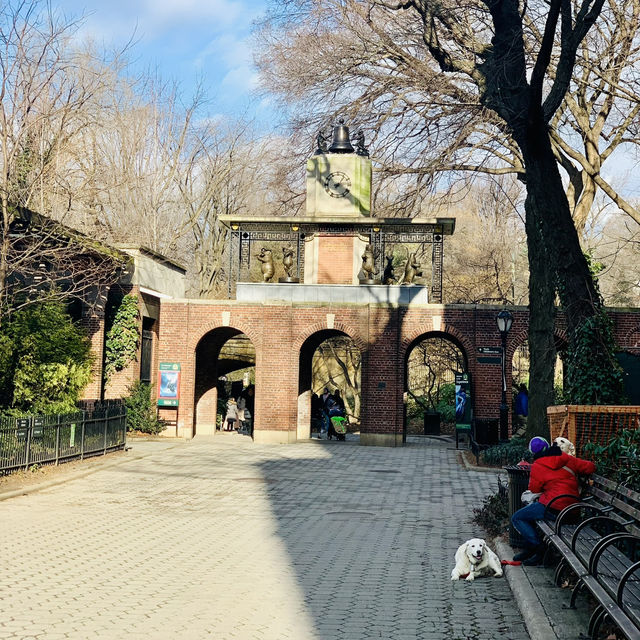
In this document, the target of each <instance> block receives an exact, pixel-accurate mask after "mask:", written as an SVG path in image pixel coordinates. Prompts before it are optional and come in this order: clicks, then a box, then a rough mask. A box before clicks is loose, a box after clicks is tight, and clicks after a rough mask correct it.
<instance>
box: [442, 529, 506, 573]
mask: <svg viewBox="0 0 640 640" xmlns="http://www.w3.org/2000/svg"><path fill="white" fill-rule="evenodd" d="M492 571H493V576H494V577H495V578H499V577H500V576H501V575H502V566H501V564H500V559H499V558H498V556H497V555H496V554H495V553H494V552H493V551H491V549H489V547H487V543H486V542H485V541H484V540H482V539H481V538H471V540H467V541H466V542H464V543H462V544H461V545H460V546H459V547H458V550H457V551H456V566H455V567H454V568H453V571H452V572H451V579H452V580H459V579H460V578H464V577H465V576H466V580H474V579H475V577H476V576H485V575H489V574H490V573H491V572H492Z"/></svg>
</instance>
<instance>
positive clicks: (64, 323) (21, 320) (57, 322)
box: [0, 301, 92, 413]
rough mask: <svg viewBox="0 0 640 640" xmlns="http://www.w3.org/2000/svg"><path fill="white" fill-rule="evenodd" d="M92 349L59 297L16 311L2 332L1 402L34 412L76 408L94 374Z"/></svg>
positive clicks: (5, 405) (61, 410)
mask: <svg viewBox="0 0 640 640" xmlns="http://www.w3.org/2000/svg"><path fill="white" fill-rule="evenodd" d="M90 349H91V347H90V343H89V339H88V338H87V336H86V335H85V333H84V332H83V331H82V330H81V329H80V328H79V327H78V326H77V325H75V324H74V323H73V321H72V320H71V317H70V316H69V315H68V314H67V312H66V308H65V306H64V305H63V304H62V303H61V302H57V301H53V302H52V301H50V302H42V303H40V304H34V305H32V306H30V307H28V308H26V309H23V310H21V311H18V312H16V313H15V314H13V316H12V317H11V318H10V319H9V320H8V321H6V322H5V323H4V324H3V325H2V330H1V332H0V398H2V400H1V401H0V403H1V404H2V405H3V406H4V407H5V408H6V409H13V410H17V411H28V412H35V413H64V412H69V411H75V410H76V402H77V400H78V398H79V397H80V392H81V391H82V389H83V388H84V387H85V386H86V384H87V383H88V382H89V380H90V378H91V362H92V357H91V351H90Z"/></svg>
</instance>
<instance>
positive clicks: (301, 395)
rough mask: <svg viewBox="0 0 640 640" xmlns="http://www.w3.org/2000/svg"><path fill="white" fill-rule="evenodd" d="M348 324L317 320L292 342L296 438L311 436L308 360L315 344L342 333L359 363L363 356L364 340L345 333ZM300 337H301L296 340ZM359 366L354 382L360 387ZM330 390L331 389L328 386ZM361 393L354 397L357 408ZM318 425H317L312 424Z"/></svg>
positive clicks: (311, 400)
mask: <svg viewBox="0 0 640 640" xmlns="http://www.w3.org/2000/svg"><path fill="white" fill-rule="evenodd" d="M349 329H350V328H349V327H348V326H346V325H344V324H343V323H335V324H333V325H332V326H331V327H327V326H326V325H321V324H319V323H317V324H315V325H313V326H311V327H308V328H307V330H306V331H304V332H303V333H301V334H300V335H299V336H297V338H296V341H295V343H294V344H295V345H296V352H297V354H298V394H297V397H298V405H297V438H298V439H299V440H300V439H302V440H306V439H308V438H310V437H311V431H312V426H313V425H312V420H313V415H312V410H313V393H314V391H313V388H312V386H313V372H312V361H313V358H314V355H315V354H316V352H317V350H318V348H319V347H320V346H321V345H322V344H323V343H324V342H325V341H326V340H329V339H331V338H336V337H339V336H342V337H344V338H347V339H349V340H350V341H351V343H352V344H353V346H354V347H355V348H356V349H357V350H358V352H359V355H360V364H362V361H363V359H364V357H365V352H366V351H365V347H366V344H365V342H364V341H363V340H362V339H360V340H357V339H354V337H353V336H352V335H350V334H349V333H348V330H349ZM300 338H303V340H300ZM362 369H363V367H362V366H360V367H359V372H358V374H359V375H358V381H357V382H358V383H359V384H357V386H358V387H359V388H360V389H361V388H362V380H361V375H362ZM331 391H333V389H331ZM342 393H343V394H344V393H345V389H344V388H343V389H342ZM360 401H361V396H360V397H359V398H358V404H357V408H358V409H359V403H360ZM316 426H318V425H316Z"/></svg>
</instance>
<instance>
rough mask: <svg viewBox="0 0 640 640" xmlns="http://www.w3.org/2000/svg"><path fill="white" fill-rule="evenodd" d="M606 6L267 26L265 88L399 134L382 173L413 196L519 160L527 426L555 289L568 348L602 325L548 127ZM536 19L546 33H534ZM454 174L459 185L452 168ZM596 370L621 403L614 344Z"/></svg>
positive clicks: (349, 12) (509, 7)
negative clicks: (440, 178)
mask: <svg viewBox="0 0 640 640" xmlns="http://www.w3.org/2000/svg"><path fill="white" fill-rule="evenodd" d="M603 4H604V0H593V1H590V0H584V1H576V2H574V3H572V2H570V0H551V1H550V2H542V1H540V2H538V1H536V2H533V3H528V4H526V5H524V6H521V5H520V4H519V3H518V2H515V1H513V0H472V1H471V2H467V3H463V4H459V3H458V2H455V1H453V0H445V1H444V2H431V1H430V0H408V1H407V2H398V3H395V2H386V1H385V0H379V1H378V0H368V1H364V2H356V1H347V2H340V3H337V2H336V3H334V2H332V0H317V1H315V2H307V3H301V4H296V5H295V7H294V6H293V5H289V4H285V5H281V6H282V7H283V9H282V11H280V12H279V13H276V14H275V19H273V20H271V21H270V22H268V23H267V25H266V26H265V28H264V30H263V32H262V33H263V36H265V37H266V40H267V41H269V42H270V43H271V47H270V48H269V53H268V54H267V55H269V56H271V57H272V59H273V60H275V64H274V63H269V62H268V60H267V55H265V56H262V57H261V58H260V59H259V62H260V64H261V67H262V70H263V74H264V77H265V80H266V82H267V83H270V81H272V80H273V79H274V74H275V73H276V72H278V71H280V70H284V71H287V70H289V73H287V74H285V75H284V76H281V75H279V76H278V78H279V80H280V82H279V85H278V88H279V90H280V88H282V90H281V95H284V92H287V95H288V96H289V97H290V99H292V100H294V101H296V106H297V107H301V106H302V107H307V108H311V107H312V104H314V103H316V104H317V103H318V102H322V101H325V102H327V103H329V104H331V108H332V109H335V110H336V111H337V110H339V109H343V110H346V111H347V113H350V114H351V115H352V117H353V118H354V119H355V120H356V121H357V122H358V123H362V124H363V125H366V126H368V127H371V130H372V131H373V132H374V143H377V140H378V139H380V138H384V140H387V141H391V142H389V143H388V144H387V146H386V147H383V160H384V163H385V168H386V171H387V172H388V173H391V174H393V173H394V172H396V173H398V174H399V175H401V176H403V177H405V176H407V175H412V174H413V175H415V181H414V184H415V189H416V194H417V195H419V194H420V193H424V192H428V191H427V189H428V187H429V186H431V185H433V176H437V175H438V173H439V172H441V171H444V170H447V171H466V172H478V171H484V172H486V173H493V174H501V173H507V172H513V171H514V168H515V170H516V171H517V172H518V174H519V175H520V176H521V178H522V179H523V180H524V181H526V190H527V198H526V201H525V210H526V231H527V242H528V257H529V265H530V291H531V292H535V295H531V298H530V307H531V320H530V345H531V352H532V381H531V385H532V389H531V391H532V403H531V413H532V420H531V423H532V425H535V426H536V427H537V428H539V429H543V428H544V426H543V425H544V423H545V416H544V413H545V407H546V406H547V405H548V404H550V403H551V401H552V390H553V365H554V362H555V349H554V340H553V322H554V320H553V319H554V302H555V292H556V288H557V290H558V293H559V296H560V300H561V303H562V305H563V307H564V308H565V310H566V312H567V320H568V330H569V336H570V343H571V344H573V345H574V346H575V345H577V342H578V336H579V334H581V332H584V331H591V332H593V333H595V334H600V333H601V332H602V331H605V332H606V329H604V328H602V325H603V321H602V320H600V318H601V300H600V298H599V296H598V293H597V291H596V289H595V287H594V284H593V281H592V278H591V275H590V273H589V268H588V265H587V263H586V260H585V258H584V256H583V254H582V251H581V247H580V242H579V238H578V235H577V233H576V229H575V227H574V225H573V221H572V217H571V213H572V212H571V208H570V207H569V202H568V200H567V196H566V194H565V189H564V185H563V183H562V179H561V175H560V172H559V169H558V165H557V151H556V150H555V149H554V146H553V142H552V138H551V135H550V129H551V126H552V121H553V119H554V118H555V117H556V114H557V113H558V112H559V110H560V109H561V108H562V105H563V102H564V100H565V97H566V96H567V94H568V92H569V90H570V88H571V82H572V79H573V78H574V70H575V69H576V59H577V56H578V52H579V49H580V47H582V46H583V42H585V37H586V36H587V34H588V33H589V31H590V29H591V27H592V26H593V25H594V24H595V23H596V22H597V21H598V18H599V16H600V13H601V11H602V8H603ZM532 25H535V26H536V27H537V29H538V32H539V34H540V38H539V40H536V39H535V38H532V37H529V34H530V33H531V26H532ZM302 46H304V47H305V48H306V51H313V52H314V55H313V56H308V55H306V56H305V57H304V68H303V69H302V68H300V66H299V65H298V68H297V69H296V68H295V62H291V63H289V64H287V63H286V62H287V61H291V60H292V58H293V57H294V56H292V55H291V53H292V51H293V50H294V47H295V48H298V49H299V48H301V47H302ZM319 67H320V68H319ZM294 71H297V73H294ZM294 77H295V79H296V82H297V85H296V84H295V83H294ZM312 117H315V118H318V114H315V113H314V115H313V116H312ZM321 117H323V116H321ZM300 124H301V125H303V126H304V125H307V126H314V125H315V126H317V121H316V122H314V121H313V120H312V118H309V117H304V116H303V117H301V118H300ZM394 141H395V142H394ZM448 180H449V181H450V184H452V182H451V176H449V178H448ZM407 191H409V190H407ZM604 324H606V322H605V323H604ZM588 326H590V327H591V329H586V327H588ZM605 343H607V344H608V338H606V336H604V335H603V336H601V339H599V338H597V337H596V338H595V341H594V344H600V345H603V344H605ZM576 353H577V352H576ZM594 365H596V366H597V368H598V370H599V371H601V375H602V376H603V380H606V381H607V383H606V384H603V385H602V387H601V393H600V395H597V396H594V398H593V401H595V402H597V401H600V402H602V401H606V400H605V398H608V399H609V400H613V399H617V397H618V396H617V394H618V390H619V388H620V387H619V376H618V375H617V368H616V366H615V363H614V362H613V360H612V356H611V353H610V352H609V350H608V349H602V348H600V349H599V350H598V353H597V356H596V357H595V358H594V359H592V361H591V366H592V367H593V366H594ZM580 366H581V365H580V364H578V363H577V362H576V363H575V366H571V364H570V366H569V379H570V380H574V379H577V378H576V376H577V375H579V374H578V370H579V368H580Z"/></svg>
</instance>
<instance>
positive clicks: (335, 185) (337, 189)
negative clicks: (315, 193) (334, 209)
mask: <svg viewBox="0 0 640 640" xmlns="http://www.w3.org/2000/svg"><path fill="white" fill-rule="evenodd" d="M323 184H324V190H325V191H326V192H327V193H328V194H329V195H330V196H331V197H332V198H344V197H345V196H347V195H349V191H350V189H351V180H350V179H349V176H348V175H347V174H346V173H344V172H343V171H334V172H333V173H330V174H329V175H328V176H327V177H326V178H325V180H324V182H323Z"/></svg>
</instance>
